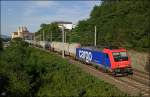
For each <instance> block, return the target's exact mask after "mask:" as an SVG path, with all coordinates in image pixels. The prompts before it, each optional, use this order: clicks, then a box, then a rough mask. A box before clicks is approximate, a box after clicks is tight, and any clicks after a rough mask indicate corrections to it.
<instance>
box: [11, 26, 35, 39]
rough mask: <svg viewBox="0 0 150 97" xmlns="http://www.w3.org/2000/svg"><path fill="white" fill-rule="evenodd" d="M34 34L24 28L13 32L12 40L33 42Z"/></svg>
mask: <svg viewBox="0 0 150 97" xmlns="http://www.w3.org/2000/svg"><path fill="white" fill-rule="evenodd" d="M33 37H34V34H33V33H31V32H29V31H28V29H27V27H25V26H22V27H19V28H18V31H17V32H12V34H11V38H12V39H13V38H22V39H24V40H33Z"/></svg>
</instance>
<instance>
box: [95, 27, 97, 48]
mask: <svg viewBox="0 0 150 97" xmlns="http://www.w3.org/2000/svg"><path fill="white" fill-rule="evenodd" d="M96 36H97V32H96V26H95V38H94V39H95V40H94V46H95V47H96Z"/></svg>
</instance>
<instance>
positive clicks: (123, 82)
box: [42, 49, 150, 97]
mask: <svg viewBox="0 0 150 97" xmlns="http://www.w3.org/2000/svg"><path fill="white" fill-rule="evenodd" d="M42 50H44V49H42ZM45 51H46V52H49V51H48V50H45ZM55 54H56V53H55ZM57 55H58V56H61V55H59V54H57ZM65 58H66V59H68V61H69V62H70V63H72V64H79V65H81V64H82V63H81V62H78V61H76V60H74V59H73V58H71V57H65ZM80 67H82V68H83V69H85V68H86V70H85V71H87V72H90V70H91V72H90V73H91V74H92V75H94V76H96V77H99V78H102V79H103V80H105V81H106V82H111V83H112V84H114V83H115V84H114V85H116V86H117V87H119V88H120V89H121V88H122V90H125V89H126V90H125V91H127V92H128V93H129V94H131V95H133V94H134V93H132V92H135V91H136V92H135V93H137V91H138V93H140V94H141V95H142V96H143V97H149V96H150V94H149V91H150V88H149V86H148V85H146V84H144V83H142V81H144V78H148V77H146V76H147V75H146V76H145V74H143V73H139V72H137V71H135V72H136V73H135V74H133V75H132V76H126V77H113V76H110V75H109V74H106V73H103V71H99V70H97V69H95V68H94V67H93V66H91V65H85V64H82V66H80ZM87 68H88V69H87ZM137 76H138V77H141V78H143V79H142V80H139V79H137V78H136V77H137ZM142 76H145V77H142ZM108 80H109V81H108ZM116 83H117V84H116Z"/></svg>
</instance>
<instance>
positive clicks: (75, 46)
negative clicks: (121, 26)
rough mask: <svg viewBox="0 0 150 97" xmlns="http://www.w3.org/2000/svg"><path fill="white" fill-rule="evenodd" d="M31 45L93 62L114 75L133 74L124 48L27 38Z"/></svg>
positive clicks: (88, 62)
mask: <svg viewBox="0 0 150 97" xmlns="http://www.w3.org/2000/svg"><path fill="white" fill-rule="evenodd" d="M25 41H26V42H28V43H29V44H31V45H34V46H37V47H41V48H44V49H47V50H51V51H54V52H58V53H61V52H62V51H63V50H64V54H65V55H67V56H71V57H73V58H75V59H77V60H80V61H82V62H85V63H87V64H93V65H95V66H98V67H99V68H102V69H103V70H104V71H108V72H110V73H111V74H113V75H130V74H133V71H132V67H131V61H130V58H129V56H128V54H127V50H126V49H124V48H104V49H102V50H100V49H95V48H91V47H81V45H80V44H79V43H71V44H69V43H64V44H63V43H62V42H48V41H38V42H37V41H30V40H25Z"/></svg>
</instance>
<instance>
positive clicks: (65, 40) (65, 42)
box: [64, 32, 66, 43]
mask: <svg viewBox="0 0 150 97" xmlns="http://www.w3.org/2000/svg"><path fill="white" fill-rule="evenodd" d="M64 34H65V43H66V32H64Z"/></svg>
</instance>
